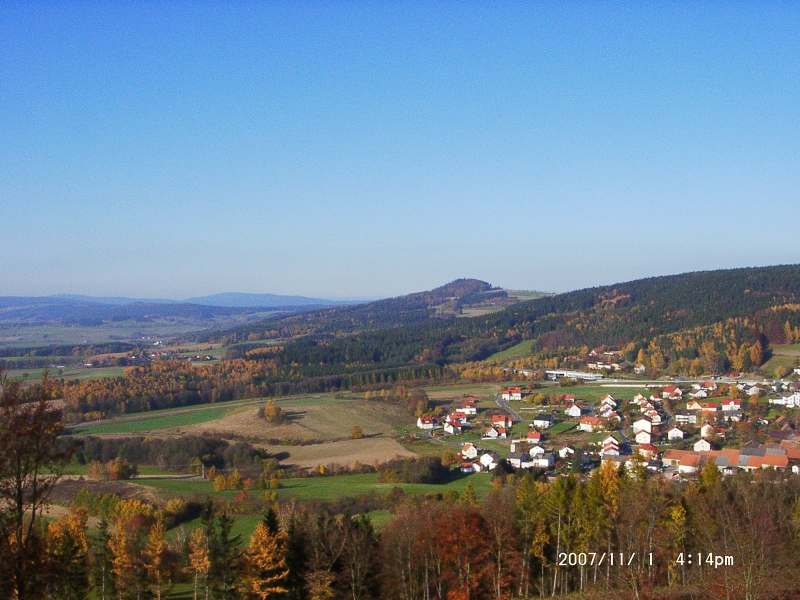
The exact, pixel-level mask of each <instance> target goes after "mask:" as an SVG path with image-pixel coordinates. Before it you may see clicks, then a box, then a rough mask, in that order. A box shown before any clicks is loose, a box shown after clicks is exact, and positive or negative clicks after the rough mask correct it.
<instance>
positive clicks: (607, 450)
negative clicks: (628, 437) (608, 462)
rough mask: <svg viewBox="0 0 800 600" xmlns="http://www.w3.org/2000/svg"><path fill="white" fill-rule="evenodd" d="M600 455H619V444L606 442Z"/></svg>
mask: <svg viewBox="0 0 800 600" xmlns="http://www.w3.org/2000/svg"><path fill="white" fill-rule="evenodd" d="M600 456H619V446H617V445H616V444H607V445H606V444H604V445H603V449H602V450H600Z"/></svg>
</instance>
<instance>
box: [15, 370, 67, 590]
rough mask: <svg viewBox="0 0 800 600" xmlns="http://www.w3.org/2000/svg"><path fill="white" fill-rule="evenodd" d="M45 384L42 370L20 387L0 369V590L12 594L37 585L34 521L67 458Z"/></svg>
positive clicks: (40, 552)
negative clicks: (32, 381)
mask: <svg viewBox="0 0 800 600" xmlns="http://www.w3.org/2000/svg"><path fill="white" fill-rule="evenodd" d="M48 385H49V384H48V378H47V374H45V377H44V381H43V382H42V384H40V385H38V386H34V387H33V388H29V389H26V390H23V389H22V388H21V387H20V384H18V383H16V382H11V381H9V380H7V379H6V378H5V377H4V376H3V374H2V372H0V556H2V557H3V560H2V561H0V592H2V593H4V594H6V596H7V597H13V598H15V599H16V600H27V599H28V598H31V597H33V596H34V595H35V594H36V593H37V591H38V590H40V589H41V586H42V571H41V562H42V560H43V558H44V556H45V553H44V551H43V550H44V549H43V548H42V546H43V542H42V540H41V535H40V534H39V532H38V529H37V526H38V525H39V523H40V517H41V514H42V511H43V509H44V508H45V507H46V505H47V504H48V500H49V498H50V493H51V491H52V490H53V487H54V486H55V484H56V482H57V481H58V479H59V478H60V475H61V470H62V468H63V465H64V464H65V463H66V461H67V459H68V452H67V451H66V450H65V447H64V445H63V444H59V442H58V437H59V435H61V433H62V431H63V425H62V422H61V413H60V411H58V410H56V409H54V408H53V407H52V406H51V405H50V403H49V397H48Z"/></svg>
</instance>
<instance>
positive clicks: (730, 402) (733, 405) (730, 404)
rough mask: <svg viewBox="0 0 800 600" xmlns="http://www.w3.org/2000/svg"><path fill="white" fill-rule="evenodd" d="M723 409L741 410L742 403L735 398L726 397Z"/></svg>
mask: <svg viewBox="0 0 800 600" xmlns="http://www.w3.org/2000/svg"><path fill="white" fill-rule="evenodd" d="M720 404H721V405H722V410H723V411H726V412H727V411H732V410H741V408H742V403H741V402H740V401H739V400H736V399H735V398H725V399H724V400H723V401H722V402H721V403H720Z"/></svg>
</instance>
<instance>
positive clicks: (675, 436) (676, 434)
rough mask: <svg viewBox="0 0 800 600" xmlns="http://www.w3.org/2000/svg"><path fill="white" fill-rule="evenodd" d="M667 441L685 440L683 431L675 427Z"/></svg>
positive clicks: (670, 431)
mask: <svg viewBox="0 0 800 600" xmlns="http://www.w3.org/2000/svg"><path fill="white" fill-rule="evenodd" d="M667 439H668V440H682V439H683V430H682V429H678V428H677V427H673V428H672V429H670V430H669V431H668V432H667Z"/></svg>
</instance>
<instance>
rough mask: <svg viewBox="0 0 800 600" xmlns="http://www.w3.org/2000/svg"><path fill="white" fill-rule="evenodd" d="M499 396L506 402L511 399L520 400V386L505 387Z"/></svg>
mask: <svg viewBox="0 0 800 600" xmlns="http://www.w3.org/2000/svg"><path fill="white" fill-rule="evenodd" d="M500 396H501V397H502V398H503V400H505V401H506V402H510V401H512V400H517V401H519V400H522V388H518V387H508V388H505V389H504V390H503V392H502V394H500Z"/></svg>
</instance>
